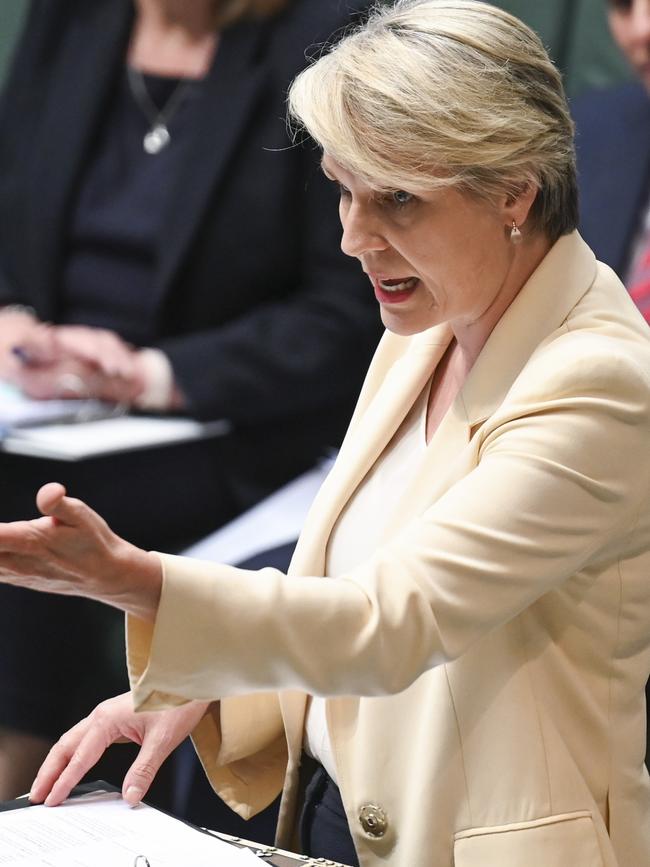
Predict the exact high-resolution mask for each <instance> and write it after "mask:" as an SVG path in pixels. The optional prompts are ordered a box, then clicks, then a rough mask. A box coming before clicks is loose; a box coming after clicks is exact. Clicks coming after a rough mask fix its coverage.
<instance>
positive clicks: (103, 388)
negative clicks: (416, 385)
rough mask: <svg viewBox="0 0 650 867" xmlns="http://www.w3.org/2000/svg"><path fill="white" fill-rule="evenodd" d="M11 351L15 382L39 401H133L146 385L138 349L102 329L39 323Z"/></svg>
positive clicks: (12, 376)
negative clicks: (92, 399)
mask: <svg viewBox="0 0 650 867" xmlns="http://www.w3.org/2000/svg"><path fill="white" fill-rule="evenodd" d="M10 351H11V354H12V356H13V359H14V362H15V364H14V369H13V371H12V374H11V377H10V378H11V380H12V381H13V382H14V383H15V384H16V385H17V386H19V387H20V388H21V390H22V391H23V392H24V393H25V394H26V395H27V396H28V397H32V398H35V399H50V398H81V399H87V398H90V397H95V398H99V399H102V400H106V401H111V402H115V403H131V402H132V401H133V400H134V398H135V397H136V396H137V394H138V393H139V392H140V391H141V389H142V387H143V382H142V371H141V369H140V364H139V357H138V353H137V352H136V350H134V349H133V347H131V346H129V345H128V344H127V343H125V342H124V341H123V340H121V338H119V337H118V336H117V335H116V334H114V333H113V332H111V331H107V330H104V329H100V328H90V327H86V326H81V325H61V326H55V325H46V324H43V323H38V325H37V326H36V327H35V328H33V329H32V330H31V331H30V332H29V333H28V334H27V335H24V336H23V339H22V341H20V342H17V343H15V344H14V345H13V346H12V347H11V350H10Z"/></svg>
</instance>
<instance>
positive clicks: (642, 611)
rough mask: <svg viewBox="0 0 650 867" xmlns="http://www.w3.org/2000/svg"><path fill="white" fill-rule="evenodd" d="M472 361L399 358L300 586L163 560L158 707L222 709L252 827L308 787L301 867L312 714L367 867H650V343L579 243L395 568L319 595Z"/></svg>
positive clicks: (370, 408) (488, 360) (393, 345)
mask: <svg viewBox="0 0 650 867" xmlns="http://www.w3.org/2000/svg"><path fill="white" fill-rule="evenodd" d="M449 340H450V333H449V331H448V329H447V327H445V326H440V327H436V328H433V329H430V330H428V331H426V332H424V333H422V334H419V335H416V336H415V337H412V338H404V337H398V336H395V335H391V334H387V335H386V336H385V338H384V339H383V341H382V343H381V344H380V347H379V348H378V351H377V354H376V356H375V359H374V361H373V363H372V365H371V367H370V370H369V373H368V377H367V380H366V383H365V385H364V388H363V390H362V393H361V396H360V399H359V403H358V406H357V409H356V411H355V414H354V417H353V419H352V422H351V425H350V429H349V432H348V435H347V437H346V440H345V442H344V444H343V446H342V448H341V452H340V455H339V458H338V460H337V462H336V465H335V467H334V468H333V470H332V471H331V474H330V475H329V477H328V478H327V480H326V481H325V483H324V485H323V487H322V489H321V491H320V493H319V495H318V497H317V499H316V501H315V502H314V505H313V508H312V509H311V512H310V514H309V517H308V518H307V521H306V524H305V528H304V531H303V533H302V535H301V538H300V541H299V544H298V547H297V550H296V553H295V556H294V559H293V562H292V565H291V570H290V574H289V576H285V575H283V574H280V573H279V572H277V571H275V570H272V569H265V570H262V571H260V572H247V571H244V570H239V569H236V568H232V567H227V566H220V565H215V564H207V563H199V562H197V561H190V560H186V559H182V558H175V557H170V556H163V557H162V560H163V564H164V586H163V592H162V598H161V602H160V608H159V611H158V616H157V619H156V623H155V626H150V625H148V624H145V623H142V622H139V621H137V620H134V619H129V622H128V662H129V670H130V676H131V683H132V690H133V694H134V700H135V704H136V706H137V707H138V708H143V709H145V708H146V709H152V708H164V707H169V706H173V705H178V704H181V703H183V702H185V701H186V700H188V699H193V698H199V699H217V698H221V699H222V701H221V702H217V703H215V704H213V705H212V709H211V711H210V712H209V713H208V714H207V715H206V716H205V717H204V719H203V720H202V722H201V724H200V725H199V726H198V728H197V729H196V731H195V732H194V742H195V744H196V747H197V749H198V752H199V754H200V756H201V760H202V762H203V765H204V768H205V770H206V772H207V774H208V776H209V778H210V780H211V782H212V784H213V786H214V787H215V789H216V790H217V791H218V792H219V793H220V794H221V796H222V797H223V798H224V799H225V800H226V801H227V802H228V803H229V804H230V805H231V806H232V807H233V808H234V809H235V810H237V811H238V812H239V813H240V814H241V815H243V816H249V815H251V814H253V813H254V812H256V811H258V810H260V809H261V808H263V807H264V806H265V805H266V804H268V803H269V802H270V801H271V800H272V799H273V798H274V797H275V796H276V794H277V793H278V792H279V791H280V790H281V789H282V788H283V787H284V794H283V799H282V806H281V811H280V823H279V830H278V841H279V843H280V844H281V845H285V846H286V845H289V846H291V845H292V843H293V844H294V845H295V841H294V840H293V839H292V832H293V829H294V826H295V819H296V810H297V807H298V801H299V796H298V792H297V788H298V787H297V770H298V766H299V762H300V755H301V746H302V739H303V723H304V713H305V700H306V694H307V693H310V694H316V695H321V696H328V697H329V700H328V702H327V723H328V729H329V733H330V736H331V741H332V746H333V750H334V755H335V759H336V766H337V772H338V778H339V783H340V788H341V794H342V797H343V801H344V804H345V808H346V811H347V815H348V817H349V821H350V826H351V830H352V834H353V837H354V841H355V845H356V847H357V850H358V853H359V858H360V862H361V864H362V865H364V867H375V865H380V864H381V865H400V867H425V865H426V867H452V865H455V867H645V865H649V864H650V781H649V778H648V774H647V772H646V770H645V768H644V765H643V755H644V748H645V730H644V729H645V715H644V694H643V689H644V684H645V682H646V679H647V677H648V672H650V460H648V446H649V443H650V331H649V330H648V326H647V325H646V324H645V323H644V321H643V319H642V317H641V316H640V314H638V312H637V311H636V309H635V308H634V305H633V304H632V302H631V301H630V299H629V297H628V295H627V293H626V292H625V290H624V289H623V287H622V285H621V284H620V282H619V281H618V279H617V278H616V277H615V275H614V274H613V272H612V271H610V270H609V269H608V268H607V267H606V266H604V265H601V264H598V263H597V262H596V261H595V259H594V256H593V254H592V252H591V251H590V250H589V248H588V247H587V246H586V245H585V244H584V242H583V241H582V240H581V238H580V237H579V235H577V234H576V233H574V234H572V235H569V236H566V237H563V238H561V239H560V240H559V241H558V242H557V244H556V245H555V246H554V247H553V248H552V250H551V251H550V253H549V254H548V255H547V257H546V258H545V259H544V260H543V262H542V263H541V265H540V266H539V268H538V269H537V270H536V272H535V273H534V274H533V276H532V277H531V278H530V280H529V281H528V283H527V284H526V285H525V286H524V288H523V289H522V291H521V292H520V294H519V295H518V297H517V298H516V299H515V301H514V302H513V303H512V305H511V306H510V308H509V309H508V310H507V311H506V313H505V314H504V316H503V317H502V319H501V320H500V322H499V323H498V325H497V326H496V328H495V329H494V331H493V333H492V335H491V336H490V338H489V340H488V342H487V343H486V345H485V347H484V349H483V351H482V352H481V354H480V356H479V358H478V359H477V361H476V363H475V365H474V367H473V369H472V371H471V373H470V375H469V377H468V379H467V381H466V383H465V386H464V387H463V389H462V391H461V393H460V394H459V395H458V397H457V399H456V400H455V402H454V404H453V405H452V407H451V409H450V410H449V412H448V413H447V415H446V416H445V418H444V420H443V422H442V424H441V425H440V427H439V428H438V430H437V432H436V433H435V435H434V437H433V439H432V440H431V443H430V444H429V446H428V448H427V450H426V456H425V457H424V458H423V460H422V465H421V467H420V469H419V472H418V473H417V477H416V479H415V481H414V482H413V483H412V485H411V486H410V488H409V490H408V491H407V492H406V494H405V495H404V496H403V497H402V498H401V500H400V502H399V503H397V504H387V507H388V506H389V505H390V507H391V508H394V509H396V513H397V515H398V516H399V517H398V520H393V521H391V522H389V523H390V528H389V530H388V532H387V534H386V537H385V538H384V539H383V543H382V545H381V547H380V548H379V549H378V550H377V551H376V552H375V555H374V556H373V558H372V559H371V560H369V561H367V562H364V563H363V564H362V565H361V566H359V567H358V568H356V569H354V570H353V571H351V572H349V573H348V574H345V575H337V576H335V577H333V578H329V579H323V578H322V577H319V576H322V575H323V572H324V564H325V555H326V547H327V542H328V537H329V535H330V532H331V530H332V527H333V525H334V523H335V522H336V520H337V518H338V516H339V514H340V513H341V510H342V509H343V507H344V506H345V504H346V502H347V501H348V499H349V498H350V496H351V495H352V493H353V492H354V490H355V488H356V486H357V485H358V484H359V482H360V481H361V479H362V478H363V476H364V474H365V473H366V472H367V470H368V469H369V467H371V466H372V464H373V462H374V461H376V459H377V457H378V456H379V455H380V454H381V452H382V449H383V448H384V447H385V446H386V444H387V442H388V441H389V439H390V437H391V436H392V434H393V433H394V432H395V430H396V428H397V427H398V426H399V424H400V422H401V421H402V419H403V418H404V416H405V414H406V413H407V412H408V410H409V408H410V407H411V405H412V404H413V401H414V400H415V398H416V396H417V395H418V394H419V393H420V391H421V389H422V388H423V386H424V384H425V383H426V381H427V380H428V378H429V377H430V376H431V373H432V371H433V369H434V368H435V366H436V364H437V362H438V360H439V359H440V357H441V355H442V354H443V352H444V350H445V347H446V346H447V344H448V342H449ZM372 815H374V816H375V818H377V817H379V820H378V821H375V822H374V824H373V823H372V821H369V816H372Z"/></svg>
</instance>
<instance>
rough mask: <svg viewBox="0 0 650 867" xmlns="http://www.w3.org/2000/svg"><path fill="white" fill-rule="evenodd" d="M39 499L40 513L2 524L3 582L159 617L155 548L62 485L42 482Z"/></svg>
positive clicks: (159, 580)
mask: <svg viewBox="0 0 650 867" xmlns="http://www.w3.org/2000/svg"><path fill="white" fill-rule="evenodd" d="M36 503H37V505H38V508H39V510H40V512H41V513H42V515H43V517H42V518H36V519H35V520H33V521H15V522H13V523H10V524H0V582H2V583H5V584H14V585H17V586H20V587H28V588H31V589H33V590H41V591H45V592H48V593H58V594H63V595H68V596H86V597H88V598H91V599H97V600H99V601H101V602H105V603H106V604H108V605H112V606H114V607H116V608H120V609H121V610H122V611H127V612H129V613H131V614H134V615H135V616H137V617H140V618H143V619H146V620H150V621H153V620H154V619H155V616H156V610H157V607H158V602H159V599H160V589H161V584H162V570H161V565H160V560H159V558H158V557H157V556H156V555H155V554H151V553H147V552H146V551H142V550H141V549H140V548H136V547H135V546H134V545H131V544H130V543H129V542H127V541H125V540H124V539H122V538H120V537H119V536H117V535H116V534H115V533H113V531H112V530H111V529H110V527H109V526H108V524H107V523H106V522H105V521H104V519H103V518H101V517H100V516H99V515H98V514H97V513H96V512H94V511H93V510H92V509H91V508H90V507H89V506H87V505H86V504H85V503H83V502H81V500H76V499H73V498H72V497H68V496H66V491H65V488H64V487H63V485H59V484H57V483H55V482H51V483H50V484H47V485H44V486H43V487H42V488H41V489H40V491H39V492H38V495H37V498H36Z"/></svg>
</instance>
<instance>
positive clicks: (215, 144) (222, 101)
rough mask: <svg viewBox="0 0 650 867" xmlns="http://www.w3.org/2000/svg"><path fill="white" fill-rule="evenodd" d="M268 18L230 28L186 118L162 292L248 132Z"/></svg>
mask: <svg viewBox="0 0 650 867" xmlns="http://www.w3.org/2000/svg"><path fill="white" fill-rule="evenodd" d="M269 26H271V25H270V24H269V23H268V22H255V21H253V22H245V23H243V24H239V25H236V26H234V27H232V28H230V29H227V30H226V31H225V32H224V34H223V35H222V37H221V40H220V43H219V46H218V49H217V54H216V57H215V60H214V63H213V65H212V68H211V70H210V72H209V73H208V77H207V79H206V81H205V82H204V84H205V90H204V92H203V94H202V96H201V98H199V99H197V100H196V101H195V103H194V104H193V106H192V116H191V117H188V123H191V124H192V125H193V127H194V128H195V129H196V130H197V134H196V135H195V136H194V141H193V144H192V149H191V151H190V152H189V154H188V159H187V162H186V164H185V166H184V169H183V171H182V172H181V175H180V177H179V178H178V181H177V184H178V189H177V190H176V195H174V196H173V197H172V199H173V201H174V202H176V203H177V204H176V208H175V209H174V211H173V212H170V213H169V214H168V216H167V220H166V223H165V226H164V229H163V237H162V239H161V240H162V243H161V250H162V251H163V254H162V257H161V260H160V262H159V263H158V271H157V279H156V289H157V291H158V292H164V291H165V290H166V289H167V288H168V286H169V285H170V283H171V281H172V280H173V279H174V276H175V274H176V271H177V269H178V267H179V266H180V264H181V261H182V259H183V256H184V255H185V253H186V252H187V250H188V247H189V245H190V243H191V240H192V237H193V236H194V234H195V232H196V230H197V228H198V226H199V224H200V222H201V219H202V216H203V213H204V211H205V208H206V206H207V204H208V202H209V200H210V198H211V196H213V195H214V191H215V189H216V188H217V187H218V185H219V183H220V182H221V181H222V180H223V178H224V177H225V175H226V170H227V168H228V164H229V161H230V159H231V157H232V155H233V152H234V150H235V148H236V146H237V143H238V142H239V141H240V139H241V136H242V135H243V134H244V132H245V128H246V123H247V121H248V119H249V117H250V115H251V114H252V112H253V111H254V109H255V107H256V105H257V104H258V100H259V99H261V98H262V96H263V94H264V82H265V79H264V66H263V64H261V63H259V62H257V59H258V58H257V55H258V54H259V52H260V50H261V48H262V46H263V45H264V43H265V37H266V34H267V28H268V27H269Z"/></svg>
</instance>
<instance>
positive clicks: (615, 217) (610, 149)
mask: <svg viewBox="0 0 650 867" xmlns="http://www.w3.org/2000/svg"><path fill="white" fill-rule="evenodd" d="M572 113H573V116H574V119H575V122H576V148H577V158H578V182H579V187H580V231H581V233H582V235H583V237H584V239H585V241H586V242H587V243H588V244H589V246H590V247H591V248H592V249H593V250H594V252H595V253H596V256H597V257H598V258H599V259H600V260H601V261H602V262H606V263H607V264H608V265H610V266H611V267H612V268H613V269H614V270H615V271H617V273H618V274H619V275H621V274H623V273H624V271H625V269H626V268H627V266H628V264H629V258H630V254H631V246H632V244H633V242H634V239H635V237H636V233H637V232H638V230H639V224H640V220H641V219H642V218H643V212H644V210H645V208H646V206H647V204H648V194H649V191H650V99H649V98H648V95H647V94H646V92H645V90H644V89H643V87H642V86H641V85H640V84H636V83H635V84H626V85H623V86H621V87H616V88H611V89H609V90H601V91H593V92H591V93H588V94H586V95H585V96H583V97H580V98H579V99H577V100H575V101H574V102H573V103H572Z"/></svg>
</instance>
